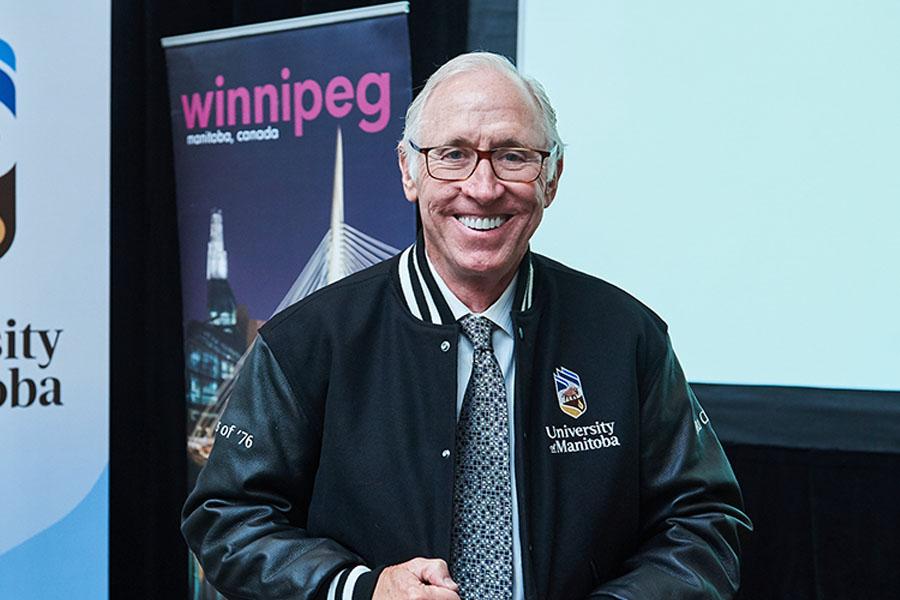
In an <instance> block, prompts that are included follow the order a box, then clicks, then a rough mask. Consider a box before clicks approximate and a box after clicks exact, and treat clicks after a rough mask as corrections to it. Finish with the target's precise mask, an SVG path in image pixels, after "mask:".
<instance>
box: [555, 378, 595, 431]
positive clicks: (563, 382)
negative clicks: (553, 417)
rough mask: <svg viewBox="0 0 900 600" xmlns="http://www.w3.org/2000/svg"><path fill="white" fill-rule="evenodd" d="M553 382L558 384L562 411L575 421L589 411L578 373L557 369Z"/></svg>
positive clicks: (558, 397)
mask: <svg viewBox="0 0 900 600" xmlns="http://www.w3.org/2000/svg"><path fill="white" fill-rule="evenodd" d="M553 381H554V382H555V383H556V398H557V400H559V408H560V410H562V411H563V412H564V413H566V414H567V415H569V416H570V417H572V418H573V419H577V418H578V417H580V416H581V415H583V414H584V411H586V410H587V402H586V401H585V399H584V391H583V390H582V389H581V378H580V377H579V376H578V373H576V372H574V371H570V370H568V369H566V368H565V367H557V369H556V370H555V371H554V372H553Z"/></svg>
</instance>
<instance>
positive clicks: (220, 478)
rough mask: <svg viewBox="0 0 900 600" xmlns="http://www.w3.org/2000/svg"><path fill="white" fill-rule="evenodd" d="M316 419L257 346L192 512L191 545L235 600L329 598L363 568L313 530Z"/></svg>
mask: <svg viewBox="0 0 900 600" xmlns="http://www.w3.org/2000/svg"><path fill="white" fill-rule="evenodd" d="M318 402H320V403H321V402H322V399H319V400H318ZM312 414H315V412H310V411H308V410H305V409H304V406H303V399H301V398H298V397H297V395H296V394H295V393H294V390H292V389H291V386H290V384H289V382H288V380H287V379H286V377H285V375H284V373H283V371H282V369H281V367H280V366H279V364H278V361H277V360H276V358H275V356H273V354H272V352H271V350H270V349H269V347H268V346H267V345H266V342H265V341H264V340H263V339H262V338H257V340H256V342H255V343H254V347H253V349H252V350H251V351H250V352H249V354H248V355H247V357H246V360H245V362H244V364H243V366H242V368H241V370H240V373H239V375H238V376H237V379H236V381H235V385H234V388H233V391H232V394H231V397H230V398H229V399H228V406H227V408H226V410H225V412H224V414H223V415H222V417H221V420H220V421H219V423H218V424H217V425H216V431H217V433H216V442H215V445H214V447H213V451H212V454H211V455H210V458H209V462H208V463H207V465H206V467H205V468H204V469H203V471H202V472H201V474H200V477H199V478H198V481H197V485H196V487H195V488H194V490H193V492H192V493H191V494H190V496H189V497H188V499H187V502H186V504H185V506H184V512H183V523H182V532H183V534H184V537H185V539H186V540H187V541H188V544H189V545H190V547H191V549H192V550H193V551H194V552H195V553H196V555H197V557H198V559H199V561H200V564H201V565H202V566H203V569H204V571H205V573H206V577H207V578H208V579H209V581H210V582H211V583H212V584H213V585H214V586H215V587H216V589H218V590H219V591H220V592H221V593H222V594H224V595H225V596H226V597H228V598H267V599H282V598H283V599H288V598H290V599H291V600H300V599H312V598H322V597H324V595H325V591H326V589H327V587H328V585H329V582H330V580H331V579H332V578H333V577H334V575H335V574H336V573H338V571H340V570H341V569H342V568H343V567H346V566H348V565H353V564H361V563H362V562H363V561H362V560H361V559H360V558H359V557H357V556H356V555H354V554H353V553H352V552H350V551H348V550H347V549H345V548H344V547H342V546H341V545H340V544H338V543H337V542H335V541H334V540H331V539H328V538H322V537H313V536H311V535H309V534H308V532H307V530H306V529H305V527H306V514H307V509H308V504H309V498H310V494H311V490H312V481H313V478H314V477H315V471H316V467H317V464H318V456H319V448H320V427H321V426H320V424H319V423H318V422H317V420H316V418H315V417H313V418H310V415H312Z"/></svg>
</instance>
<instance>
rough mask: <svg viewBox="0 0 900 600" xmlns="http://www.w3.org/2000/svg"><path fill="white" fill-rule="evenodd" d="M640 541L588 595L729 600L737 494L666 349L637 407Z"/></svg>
mask: <svg viewBox="0 0 900 600" xmlns="http://www.w3.org/2000/svg"><path fill="white" fill-rule="evenodd" d="M640 511H641V523H642V534H641V542H640V544H639V546H638V548H637V551H636V552H635V553H634V554H633V555H632V556H631V557H630V558H628V559H627V560H626V561H625V573H624V574H623V575H622V576H620V577H618V578H617V579H615V580H613V581H610V582H607V583H606V584H604V585H602V586H601V587H600V588H598V589H596V590H594V592H593V593H592V594H591V596H590V597H591V598H617V599H620V600H653V599H660V600H662V599H665V600H673V599H676V598H677V599H679V600H687V599H694V598H696V599H698V600H699V599H701V598H702V599H704V600H709V599H719V598H731V597H733V596H734V594H735V593H736V591H737V589H738V587H739V585H740V540H739V535H740V533H741V530H744V531H750V530H751V529H752V525H751V523H750V519H749V518H748V517H747V515H745V514H744V512H743V502H742V499H741V493H740V489H739V487H738V484H737V481H736V480H735V477H734V473H733V472H732V470H731V466H730V465H729V464H728V460H727V458H726V457H725V454H724V452H723V451H722V447H721V445H720V444H719V440H718V439H717V438H716V435H715V433H714V432H713V429H712V426H711V423H710V422H709V419H708V417H707V415H706V413H705V412H704V411H703V409H702V408H701V406H700V404H699V403H698V402H697V398H696V397H695V396H694V394H693V392H692V391H691V389H690V386H689V385H688V384H687V381H685V377H684V373H683V372H682V370H681V366H680V365H679V364H678V360H677V359H676V358H675V354H674V352H673V351H672V347H671V344H670V343H669V342H668V339H667V340H666V351H665V354H664V356H663V357H662V359H661V360H659V361H658V365H657V366H656V367H655V368H653V369H652V371H651V373H650V376H649V378H648V385H647V387H646V389H645V390H643V393H642V405H641V502H640Z"/></svg>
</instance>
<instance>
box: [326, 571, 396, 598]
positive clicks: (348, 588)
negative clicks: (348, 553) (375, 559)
mask: <svg viewBox="0 0 900 600" xmlns="http://www.w3.org/2000/svg"><path fill="white" fill-rule="evenodd" d="M383 570H384V567H381V568H379V569H375V570H374V571H373V570H371V569H369V568H368V567H364V566H362V565H357V566H355V567H348V568H346V569H343V570H341V571H338V573H337V575H335V576H334V579H332V580H331V585H329V586H328V594H327V596H326V600H371V599H372V594H374V593H375V584H376V583H378V577H379V575H381V572H382V571H383Z"/></svg>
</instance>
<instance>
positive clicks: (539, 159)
mask: <svg viewBox="0 0 900 600" xmlns="http://www.w3.org/2000/svg"><path fill="white" fill-rule="evenodd" d="M409 145H410V146H412V148H413V150H415V151H416V152H421V153H422V154H424V155H425V168H426V170H427V171H428V174H429V175H431V176H432V177H434V178H435V179H438V180H440V181H464V180H466V179H468V178H469V177H470V176H471V175H472V173H474V172H475V168H476V167H477V166H478V161H480V160H481V159H482V158H484V159H487V161H488V162H489V163H490V164H491V169H493V171H494V175H496V176H497V179H500V180H502V181H513V182H517V183H531V182H532V181H535V180H536V179H537V178H538V177H540V176H541V169H542V168H543V167H544V160H545V159H546V158H547V157H548V156H550V154H551V151H550V150H534V149H532V148H491V149H490V150H479V149H477V148H469V147H467V146H432V147H430V148H420V147H419V146H417V145H416V143H415V142H413V141H412V140H409Z"/></svg>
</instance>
